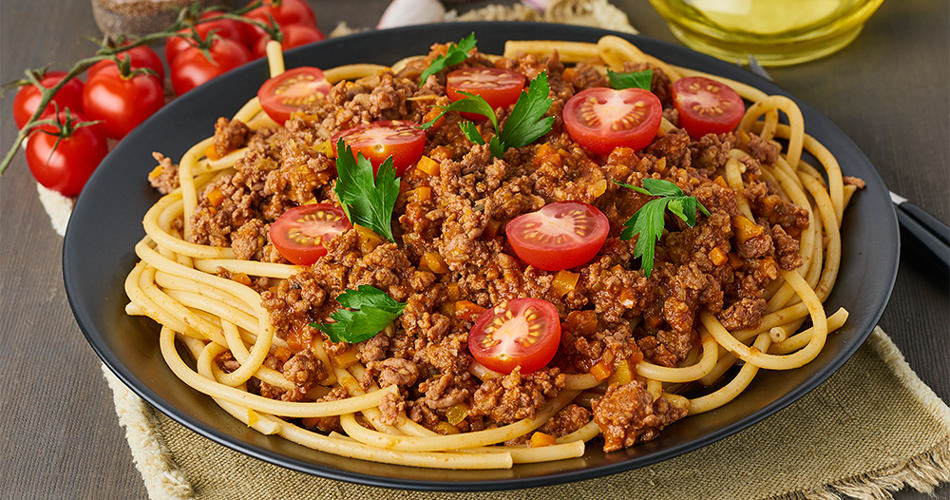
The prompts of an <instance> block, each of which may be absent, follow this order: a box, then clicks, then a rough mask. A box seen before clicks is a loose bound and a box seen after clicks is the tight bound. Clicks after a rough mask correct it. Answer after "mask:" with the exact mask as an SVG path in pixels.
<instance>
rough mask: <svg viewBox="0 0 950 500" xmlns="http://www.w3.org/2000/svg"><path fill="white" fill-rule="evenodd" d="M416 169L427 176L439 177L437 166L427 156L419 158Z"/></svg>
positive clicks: (436, 163)
mask: <svg viewBox="0 0 950 500" xmlns="http://www.w3.org/2000/svg"><path fill="white" fill-rule="evenodd" d="M416 168H418V169H419V170H421V171H423V172H425V173H427V174H429V175H439V164H438V162H436V161H435V160H433V159H432V158H429V157H428V156H423V157H422V158H419V163H416Z"/></svg>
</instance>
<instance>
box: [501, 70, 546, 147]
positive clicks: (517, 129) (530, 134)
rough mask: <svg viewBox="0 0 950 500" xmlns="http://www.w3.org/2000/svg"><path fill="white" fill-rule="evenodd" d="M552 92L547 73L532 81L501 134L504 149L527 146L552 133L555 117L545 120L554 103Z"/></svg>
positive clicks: (522, 93) (520, 97)
mask: <svg viewBox="0 0 950 500" xmlns="http://www.w3.org/2000/svg"><path fill="white" fill-rule="evenodd" d="M550 92H551V87H550V86H548V74H547V72H546V71H542V72H541V73H539V74H538V76H536V77H534V80H531V83H529V84H528V91H527V92H525V91H524V90H522V91H521V96H519V97H518V101H517V102H516V103H515V107H514V108H512V109H511V114H510V115H509V116H508V121H506V122H505V127H504V128H503V129H502V130H501V134H499V135H500V136H501V137H500V141H501V144H502V145H503V146H504V149H508V148H520V147H522V146H527V145H528V144H531V143H532V142H534V140H535V139H537V138H538V137H541V136H542V135H544V134H546V133H548V132H550V131H551V125H552V124H553V123H554V117H553V116H548V117H546V118H544V114H545V113H547V112H548V109H549V108H550V107H551V103H553V102H554V100H553V99H549V98H548V94H549V93H550ZM504 149H503V150H502V151H504ZM493 153H494V152H493ZM495 156H496V157H497V156H501V155H500V154H498V155H495Z"/></svg>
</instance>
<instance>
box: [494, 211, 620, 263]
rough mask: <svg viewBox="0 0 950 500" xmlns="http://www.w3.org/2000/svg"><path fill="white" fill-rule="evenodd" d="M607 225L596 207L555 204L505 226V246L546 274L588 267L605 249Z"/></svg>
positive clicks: (608, 228) (608, 229)
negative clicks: (602, 249) (588, 263)
mask: <svg viewBox="0 0 950 500" xmlns="http://www.w3.org/2000/svg"><path fill="white" fill-rule="evenodd" d="M609 232H610V222H608V221H607V216H606V215H604V214H603V212H601V211H600V210H598V209H597V207H594V206H591V205H588V204H587V203H581V202H578V201H558V202H555V203H549V204H547V205H545V206H544V207H543V208H541V210H538V211H537V212H531V213H528V214H523V215H519V216H518V217H515V218H514V219H512V220H511V221H510V222H509V223H508V225H507V226H505V234H506V235H507V236H508V243H509V244H511V248H512V249H514V251H515V254H517V255H518V257H519V258H520V259H521V260H523V261H525V262H527V263H528V264H531V265H532V266H534V267H537V268H539V269H544V270H545V271H560V270H562V269H570V268H572V267H577V266H580V265H582V264H585V263H587V261H589V260H590V259H592V258H594V256H595V255H597V252H599V251H600V248H601V247H602V246H604V241H605V240H606V239H607V233H609Z"/></svg>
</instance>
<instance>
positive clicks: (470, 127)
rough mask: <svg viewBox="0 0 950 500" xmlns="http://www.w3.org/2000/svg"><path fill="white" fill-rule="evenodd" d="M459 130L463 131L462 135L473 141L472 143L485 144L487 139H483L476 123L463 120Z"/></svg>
mask: <svg viewBox="0 0 950 500" xmlns="http://www.w3.org/2000/svg"><path fill="white" fill-rule="evenodd" d="M459 128H461V129H462V133H463V134H465V137H467V138H468V140H470V141H472V143H474V144H485V139H484V138H482V134H480V133H479V132H478V128H477V127H476V126H475V123H473V122H470V121H468V120H462V122H461V123H459Z"/></svg>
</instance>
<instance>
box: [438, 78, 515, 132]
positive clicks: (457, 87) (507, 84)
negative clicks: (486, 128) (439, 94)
mask: <svg viewBox="0 0 950 500" xmlns="http://www.w3.org/2000/svg"><path fill="white" fill-rule="evenodd" d="M524 83H525V77H524V75H522V74H521V73H515V72H514V71H507V70H504V69H500V68H463V69H458V70H455V71H453V72H451V73H449V74H448V75H447V76H446V78H445V91H446V92H445V93H446V95H448V96H449V99H451V100H452V101H458V100H461V99H465V98H466V97H467V96H465V95H464V94H461V93H459V91H464V92H468V93H470V94H475V95H477V96H479V97H481V98H482V99H485V102H487V103H488V105H489V106H491V108H492V109H498V108H505V107H508V106H510V105H512V104H514V103H515V101H517V100H518V96H520V95H521V90H522V89H523V88H524ZM462 116H464V117H466V118H468V119H470V120H485V119H486V118H485V117H484V116H482V115H478V114H474V113H462Z"/></svg>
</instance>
